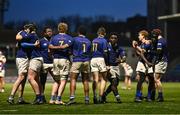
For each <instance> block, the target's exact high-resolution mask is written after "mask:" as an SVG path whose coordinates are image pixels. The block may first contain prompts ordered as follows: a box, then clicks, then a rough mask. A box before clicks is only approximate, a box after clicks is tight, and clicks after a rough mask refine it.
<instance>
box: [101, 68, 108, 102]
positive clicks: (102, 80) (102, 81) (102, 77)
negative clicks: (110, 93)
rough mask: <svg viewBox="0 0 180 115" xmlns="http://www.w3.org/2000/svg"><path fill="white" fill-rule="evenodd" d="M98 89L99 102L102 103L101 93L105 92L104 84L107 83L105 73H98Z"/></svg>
mask: <svg viewBox="0 0 180 115" xmlns="http://www.w3.org/2000/svg"><path fill="white" fill-rule="evenodd" d="M99 76H100V87H99V102H100V103H104V100H103V99H102V96H103V93H104V92H105V88H106V83H107V72H106V71H105V72H100V74H99Z"/></svg>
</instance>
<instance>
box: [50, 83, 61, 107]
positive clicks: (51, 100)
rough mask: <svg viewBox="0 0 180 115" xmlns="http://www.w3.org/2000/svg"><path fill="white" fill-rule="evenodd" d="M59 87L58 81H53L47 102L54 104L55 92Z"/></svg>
mask: <svg viewBox="0 0 180 115" xmlns="http://www.w3.org/2000/svg"><path fill="white" fill-rule="evenodd" d="M58 88H59V82H57V81H55V82H54V83H53V85H52V91H51V99H50V101H49V104H55V101H56V98H57V93H58Z"/></svg>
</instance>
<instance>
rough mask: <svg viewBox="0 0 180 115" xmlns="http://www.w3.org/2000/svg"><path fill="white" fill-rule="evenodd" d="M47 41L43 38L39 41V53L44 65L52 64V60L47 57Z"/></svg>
mask: <svg viewBox="0 0 180 115" xmlns="http://www.w3.org/2000/svg"><path fill="white" fill-rule="evenodd" d="M48 46H49V41H48V39H46V38H45V37H44V38H42V39H41V40H40V52H41V55H42V57H43V60H44V63H47V64H50V63H53V60H52V58H51V57H50V56H49V52H48Z"/></svg>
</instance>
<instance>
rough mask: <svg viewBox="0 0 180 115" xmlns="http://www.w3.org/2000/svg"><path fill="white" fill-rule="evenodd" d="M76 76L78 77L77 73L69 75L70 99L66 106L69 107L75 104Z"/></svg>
mask: <svg viewBox="0 0 180 115" xmlns="http://www.w3.org/2000/svg"><path fill="white" fill-rule="evenodd" d="M78 76H79V73H74V72H71V74H70V97H69V101H68V102H67V104H66V105H71V104H74V103H76V102H75V90H76V81H77V78H78Z"/></svg>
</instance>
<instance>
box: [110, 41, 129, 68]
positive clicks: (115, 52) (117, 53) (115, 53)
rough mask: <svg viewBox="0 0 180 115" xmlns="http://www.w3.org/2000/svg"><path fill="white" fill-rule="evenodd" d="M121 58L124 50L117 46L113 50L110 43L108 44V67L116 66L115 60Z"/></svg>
mask: <svg viewBox="0 0 180 115" xmlns="http://www.w3.org/2000/svg"><path fill="white" fill-rule="evenodd" d="M123 56H125V51H124V49H122V48H121V47H119V46H116V47H115V48H113V47H112V45H111V43H109V49H108V60H109V65H110V66H117V65H118V64H119V63H118V62H116V59H117V58H119V57H123Z"/></svg>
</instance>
